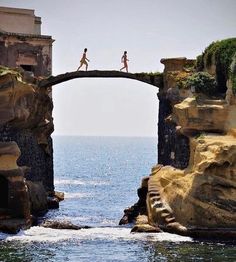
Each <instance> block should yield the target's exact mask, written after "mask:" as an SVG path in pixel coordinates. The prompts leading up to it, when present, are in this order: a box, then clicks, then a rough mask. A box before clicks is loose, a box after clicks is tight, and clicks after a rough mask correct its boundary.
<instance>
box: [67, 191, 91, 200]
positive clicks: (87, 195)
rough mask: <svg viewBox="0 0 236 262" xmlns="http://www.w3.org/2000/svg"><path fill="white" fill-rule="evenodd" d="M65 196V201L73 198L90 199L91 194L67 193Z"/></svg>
mask: <svg viewBox="0 0 236 262" xmlns="http://www.w3.org/2000/svg"><path fill="white" fill-rule="evenodd" d="M64 194H65V199H73V198H86V197H90V196H91V195H92V194H91V193H78V192H76V193H69V192H64Z"/></svg>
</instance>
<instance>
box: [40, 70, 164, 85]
mask: <svg viewBox="0 0 236 262" xmlns="http://www.w3.org/2000/svg"><path fill="white" fill-rule="evenodd" d="M85 77H86V78H89V77H91V78H96V77H97V78H128V79H134V80H137V81H141V82H144V83H147V84H150V85H153V86H156V87H160V86H161V85H162V81H163V80H162V74H161V73H154V74H153V73H134V74H132V73H126V72H120V71H115V70H114V71H109V70H103V71H100V70H94V71H74V72H67V73H65V74H60V75H57V76H50V77H48V78H44V79H42V80H40V81H39V83H38V86H39V87H41V88H47V87H50V86H54V85H57V84H59V83H62V82H65V81H68V80H71V79H75V78H85Z"/></svg>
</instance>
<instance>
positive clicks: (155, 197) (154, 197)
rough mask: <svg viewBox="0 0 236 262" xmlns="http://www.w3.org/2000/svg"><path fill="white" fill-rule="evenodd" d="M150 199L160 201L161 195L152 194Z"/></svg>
mask: <svg viewBox="0 0 236 262" xmlns="http://www.w3.org/2000/svg"><path fill="white" fill-rule="evenodd" d="M150 200H151V201H152V202H153V201H160V200H161V197H160V196H153V197H151V198H150Z"/></svg>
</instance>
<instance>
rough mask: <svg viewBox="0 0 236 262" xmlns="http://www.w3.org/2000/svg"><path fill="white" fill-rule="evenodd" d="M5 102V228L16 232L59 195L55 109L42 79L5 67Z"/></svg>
mask: <svg viewBox="0 0 236 262" xmlns="http://www.w3.org/2000/svg"><path fill="white" fill-rule="evenodd" d="M0 101H1V103H0V180H1V183H0V187H1V190H0V199H1V200H0V229H1V230H3V231H10V232H16V231H17V230H18V229H19V228H21V227H22V226H23V225H25V226H29V225H30V224H31V222H32V219H31V218H32V217H31V215H37V214H40V213H44V212H45V211H46V210H47V208H48V206H47V196H48V195H50V194H52V193H53V191H54V185H53V154H52V153H53V149H52V139H51V137H50V135H51V133H52V131H53V122H52V108H53V104H52V99H51V98H50V90H46V89H44V90H41V89H39V88H38V87H37V82H36V79H34V78H33V77H31V76H30V75H28V74H26V73H24V72H19V71H17V70H11V69H8V68H4V67H1V68H0ZM46 191H47V192H46ZM6 219H7V220H6ZM15 219H23V220H20V221H18V222H17V221H16V220H15Z"/></svg>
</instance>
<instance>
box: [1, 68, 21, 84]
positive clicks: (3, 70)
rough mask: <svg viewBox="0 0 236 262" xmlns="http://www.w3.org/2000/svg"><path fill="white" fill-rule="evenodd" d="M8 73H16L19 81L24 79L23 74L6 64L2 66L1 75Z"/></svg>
mask: <svg viewBox="0 0 236 262" xmlns="http://www.w3.org/2000/svg"><path fill="white" fill-rule="evenodd" d="M7 74H11V75H14V76H15V77H16V78H17V80H18V81H22V75H21V73H20V72H19V71H18V70H16V69H12V68H9V67H5V66H0V76H4V75H7Z"/></svg>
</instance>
